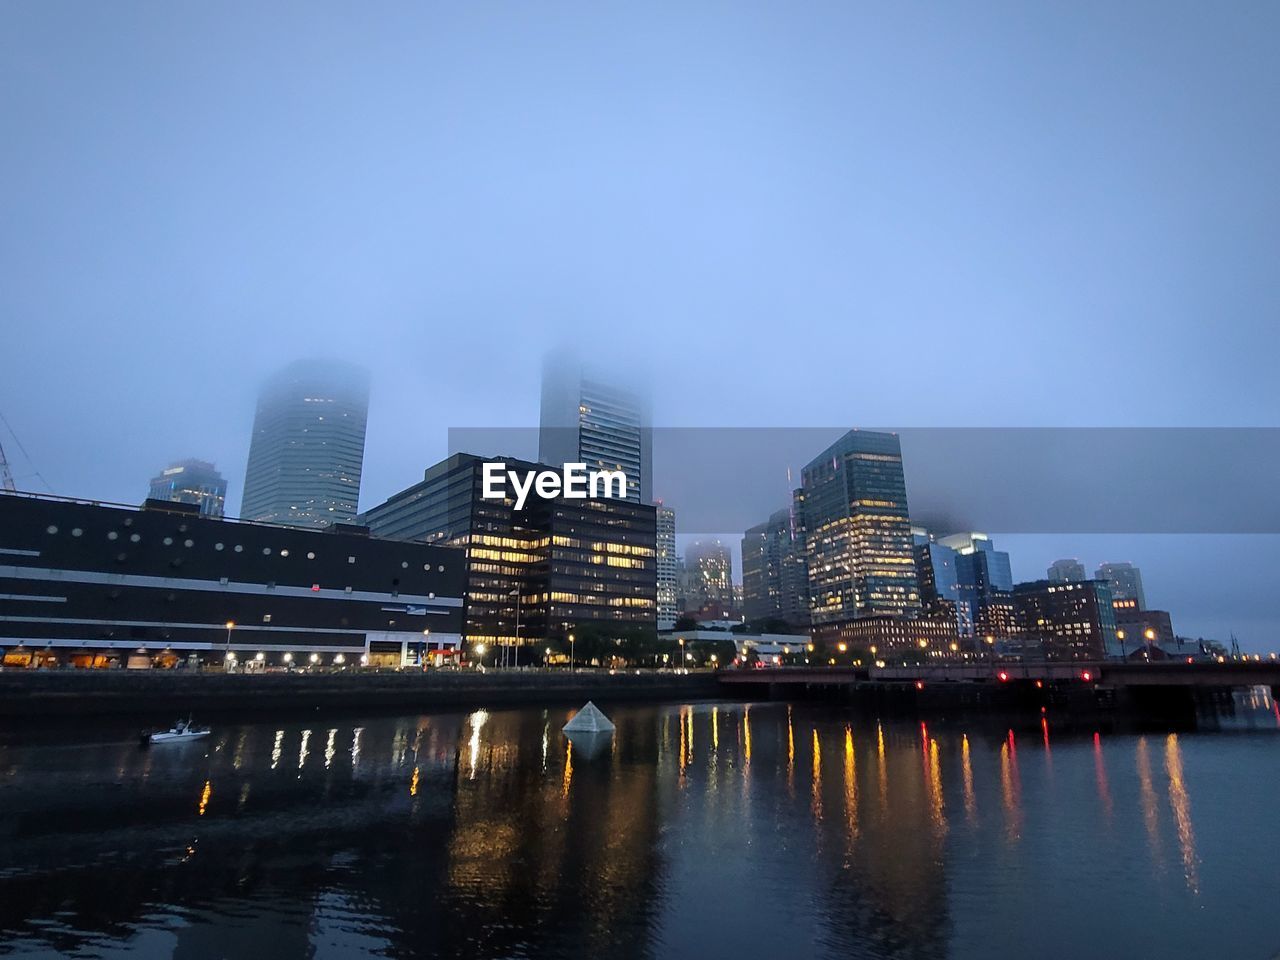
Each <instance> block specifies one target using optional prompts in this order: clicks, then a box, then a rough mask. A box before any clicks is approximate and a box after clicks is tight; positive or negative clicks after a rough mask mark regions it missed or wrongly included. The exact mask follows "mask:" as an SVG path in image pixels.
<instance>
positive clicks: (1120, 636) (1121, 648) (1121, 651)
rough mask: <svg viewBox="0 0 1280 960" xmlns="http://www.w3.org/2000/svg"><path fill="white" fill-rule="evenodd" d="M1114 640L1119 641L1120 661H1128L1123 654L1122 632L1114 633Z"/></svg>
mask: <svg viewBox="0 0 1280 960" xmlns="http://www.w3.org/2000/svg"><path fill="white" fill-rule="evenodd" d="M1116 639H1117V640H1119V641H1120V661H1121V662H1122V663H1123V662H1124V661H1126V660H1128V659H1129V658H1128V657H1126V656H1125V653H1124V631H1123V630H1117V631H1116Z"/></svg>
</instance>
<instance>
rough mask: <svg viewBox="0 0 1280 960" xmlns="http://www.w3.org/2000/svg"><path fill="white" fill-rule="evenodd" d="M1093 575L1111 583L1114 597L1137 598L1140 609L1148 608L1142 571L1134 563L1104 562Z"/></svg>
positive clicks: (1122, 598) (1116, 598)
mask: <svg viewBox="0 0 1280 960" xmlns="http://www.w3.org/2000/svg"><path fill="white" fill-rule="evenodd" d="M1093 576H1094V579H1096V580H1105V581H1106V582H1107V583H1108V584H1109V585H1110V587H1111V596H1112V599H1114V600H1135V601H1137V604H1138V609H1139V610H1145V609H1146V607H1147V598H1146V595H1145V594H1144V593H1143V592H1142V571H1141V570H1139V569H1138V568H1137V567H1135V566H1134V565H1133V564H1132V563H1104V564H1102V565H1101V566H1099V567H1098V570H1097V572H1096V573H1095V574H1094V575H1093Z"/></svg>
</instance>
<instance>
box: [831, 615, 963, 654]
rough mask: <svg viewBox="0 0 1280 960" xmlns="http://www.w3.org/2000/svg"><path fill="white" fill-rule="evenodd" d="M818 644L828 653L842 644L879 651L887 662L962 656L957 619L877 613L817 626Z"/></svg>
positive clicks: (949, 616)
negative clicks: (889, 659) (900, 658)
mask: <svg viewBox="0 0 1280 960" xmlns="http://www.w3.org/2000/svg"><path fill="white" fill-rule="evenodd" d="M810 634H811V635H812V637H813V640H814V642H815V643H820V644H823V645H824V646H825V647H826V650H827V652H828V653H830V652H831V651H832V650H833V649H838V647H839V645H840V644H844V645H845V646H846V647H847V648H849V649H853V650H868V651H869V650H870V649H871V648H872V647H875V648H876V654H875V655H876V656H877V657H878V658H880V659H885V657H886V656H889V657H892V656H893V655H894V654H897V655H899V656H903V655H905V654H909V655H910V657H911V659H921V660H933V659H947V658H951V657H955V656H957V655H958V654H959V652H960V635H959V633H957V631H956V618H955V616H954V615H949V614H946V613H944V614H943V615H941V616H938V617H932V616H912V617H904V616H901V615H898V614H891V613H878V614H872V615H871V616H865V617H855V618H853V619H851V620H843V621H839V622H830V621H827V622H823V623H815V624H814V625H813V627H812V628H811V629H810Z"/></svg>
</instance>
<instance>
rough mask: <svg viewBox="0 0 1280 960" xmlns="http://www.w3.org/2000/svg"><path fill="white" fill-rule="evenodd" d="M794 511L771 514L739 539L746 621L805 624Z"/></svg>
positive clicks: (800, 542) (804, 580)
mask: <svg viewBox="0 0 1280 960" xmlns="http://www.w3.org/2000/svg"><path fill="white" fill-rule="evenodd" d="M797 527H798V524H797V522H796V517H795V510H794V509H792V508H787V509H783V510H778V511H775V512H774V513H773V514H771V515H770V517H769V519H768V520H766V521H765V522H764V523H759V524H756V525H755V526H754V527H752V528H751V529H749V530H747V531H746V533H744V534H743V537H742V613H743V615H744V616H745V617H746V618H747V619H748V620H765V619H777V620H785V621H787V623H789V624H791V625H793V626H807V625H808V623H809V580H808V569H807V567H806V565H805V558H804V536H803V534H802V533H801V532H800V531H799V530H798V529H797Z"/></svg>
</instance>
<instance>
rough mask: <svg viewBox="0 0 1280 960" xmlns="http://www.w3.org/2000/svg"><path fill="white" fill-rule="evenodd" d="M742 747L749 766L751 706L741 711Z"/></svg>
mask: <svg viewBox="0 0 1280 960" xmlns="http://www.w3.org/2000/svg"><path fill="white" fill-rule="evenodd" d="M742 747H743V749H744V750H745V751H746V762H747V765H748V766H749V765H750V764H751V706H750V705H748V706H747V707H746V708H745V709H744V710H743V711H742Z"/></svg>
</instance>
